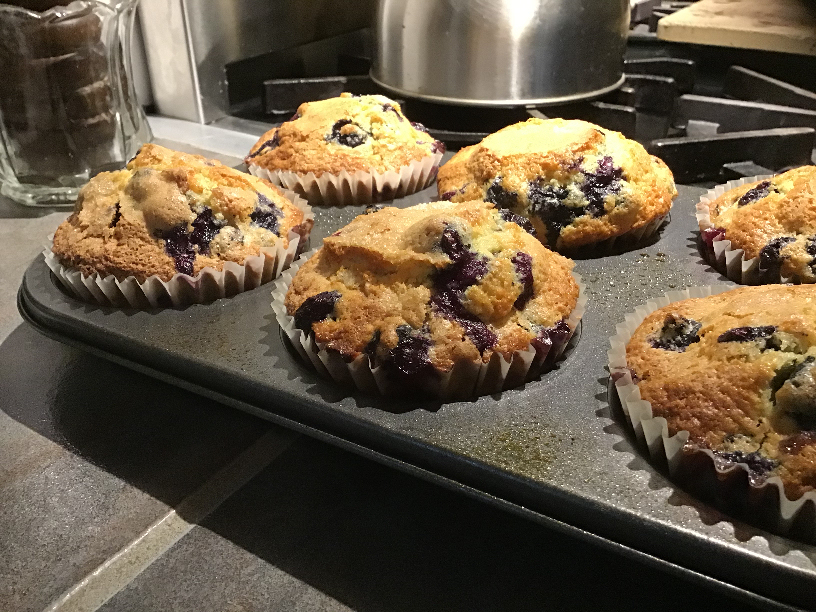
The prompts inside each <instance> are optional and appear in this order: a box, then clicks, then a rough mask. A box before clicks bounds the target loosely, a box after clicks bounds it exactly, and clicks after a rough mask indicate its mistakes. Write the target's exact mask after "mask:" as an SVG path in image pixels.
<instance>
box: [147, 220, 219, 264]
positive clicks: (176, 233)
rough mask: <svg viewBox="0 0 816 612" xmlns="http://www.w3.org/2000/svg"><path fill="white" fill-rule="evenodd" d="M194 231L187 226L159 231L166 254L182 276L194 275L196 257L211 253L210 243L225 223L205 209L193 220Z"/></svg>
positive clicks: (158, 235) (177, 226) (157, 233)
mask: <svg viewBox="0 0 816 612" xmlns="http://www.w3.org/2000/svg"><path fill="white" fill-rule="evenodd" d="M191 225H192V226H193V229H192V231H188V229H187V227H186V226H185V225H176V226H174V227H172V228H170V229H169V230H165V231H161V230H159V231H157V232H156V235H157V237H159V238H161V239H162V240H164V250H165V252H166V253H167V254H168V255H169V256H170V257H172V258H173V262H174V263H175V266H176V270H177V271H178V272H180V273H181V274H192V273H193V262H194V261H195V258H196V255H197V254H198V253H201V254H202V255H207V254H209V252H210V242H211V241H212V239H213V238H215V235H216V234H217V233H218V232H219V230H220V229H221V227H223V225H224V222H223V221H218V220H217V219H216V218H215V217H214V216H213V213H212V210H211V209H209V208H205V209H204V210H202V211H201V212H200V213H199V214H198V215H196V218H195V219H194V220H193V222H192V224H191Z"/></svg>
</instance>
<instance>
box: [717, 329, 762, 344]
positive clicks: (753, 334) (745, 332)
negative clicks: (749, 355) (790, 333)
mask: <svg viewBox="0 0 816 612" xmlns="http://www.w3.org/2000/svg"><path fill="white" fill-rule="evenodd" d="M774 332H776V327H775V326H774V325H761V326H759V327H735V328H733V329H729V330H728V331H726V332H723V333H722V334H720V335H719V336H718V337H717V342H753V341H754V340H758V339H765V338H770V337H771V336H773V335H774Z"/></svg>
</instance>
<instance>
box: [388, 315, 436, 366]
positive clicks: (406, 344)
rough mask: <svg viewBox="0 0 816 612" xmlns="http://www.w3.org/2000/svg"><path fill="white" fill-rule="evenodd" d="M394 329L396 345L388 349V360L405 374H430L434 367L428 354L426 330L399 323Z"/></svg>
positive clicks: (429, 345)
mask: <svg viewBox="0 0 816 612" xmlns="http://www.w3.org/2000/svg"><path fill="white" fill-rule="evenodd" d="M396 331H397V346H395V347H394V348H392V349H391V350H390V351H389V362H390V363H391V364H393V366H394V367H395V368H396V369H397V371H398V372H400V373H401V374H405V375H406V376H417V375H420V374H432V373H433V372H434V367H433V364H432V363H431V359H430V357H429V356H428V351H429V350H430V348H431V338H430V336H429V335H428V332H427V331H426V330H424V329H422V330H419V329H414V328H412V327H411V326H410V325H400V326H399V327H397V330H396Z"/></svg>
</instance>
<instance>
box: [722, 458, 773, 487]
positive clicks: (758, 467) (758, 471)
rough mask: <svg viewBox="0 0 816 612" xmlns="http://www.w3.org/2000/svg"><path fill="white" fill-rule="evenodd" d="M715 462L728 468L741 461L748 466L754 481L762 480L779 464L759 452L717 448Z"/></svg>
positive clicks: (750, 478) (750, 477) (749, 473)
mask: <svg viewBox="0 0 816 612" xmlns="http://www.w3.org/2000/svg"><path fill="white" fill-rule="evenodd" d="M713 452H714V456H715V464H716V465H717V467H719V468H720V469H723V468H728V467H730V465H732V464H735V463H741V464H743V465H745V466H746V467H747V468H748V478H749V480H750V481H751V482H752V483H757V482H762V481H763V480H765V477H766V476H767V475H768V472H771V471H773V470H774V469H775V468H776V466H777V465H779V464H778V463H777V462H776V461H774V460H773V459H770V458H769V457H765V456H764V455H761V454H760V453H759V452H757V451H754V452H752V453H744V452H742V451H719V450H715V451H713Z"/></svg>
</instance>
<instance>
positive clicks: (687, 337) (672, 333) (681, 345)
mask: <svg viewBox="0 0 816 612" xmlns="http://www.w3.org/2000/svg"><path fill="white" fill-rule="evenodd" d="M702 327H703V324H702V323H700V322H699V321H695V320H693V319H687V318H686V317H683V316H680V315H678V314H669V315H667V316H666V318H665V320H664V321H663V327H661V328H660V331H659V332H658V333H657V335H656V336H653V337H651V338H649V342H650V344H651V345H652V347H654V348H658V349H663V350H664V351H676V352H678V353H682V352H684V351H685V350H686V348H688V347H689V346H690V345H692V344H694V343H696V342H699V341H700V336H699V335H698V333H697V332H699V331H700V329H701V328H702Z"/></svg>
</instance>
